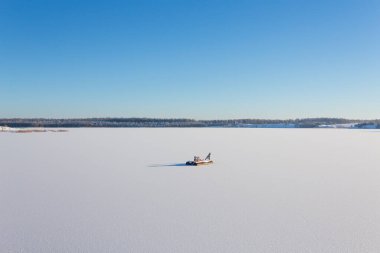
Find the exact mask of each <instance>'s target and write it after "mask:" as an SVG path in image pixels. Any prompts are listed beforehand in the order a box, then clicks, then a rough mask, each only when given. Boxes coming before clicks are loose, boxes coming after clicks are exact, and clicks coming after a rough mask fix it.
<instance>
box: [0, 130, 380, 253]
mask: <svg viewBox="0 0 380 253" xmlns="http://www.w3.org/2000/svg"><path fill="white" fill-rule="evenodd" d="M208 152H211V153H212V155H211V158H212V159H213V160H214V162H215V163H214V164H213V165H209V166H183V163H184V162H186V161H187V160H189V159H191V158H192V157H193V156H194V155H200V156H205V155H207V154H208ZM0 251H1V252H12V253H13V252H17V253H18V252H27V253H34V252H35V253H44V252H55V253H60V252H84V253H94V252H95V253H96V252H163V253H170V252H218V253H219V252H292V253H293V252H334V253H335V252H360V253H362V252H380V131H378V130H377V131H376V130H347V129H255V128H252V129H251V128H250V129H222V128H220V129H218V128H213V129H197V128H190V129H172V128H167V129H157V128H153V129H145V128H140V129H128V128H124V129H107V128H105V129H70V131H69V132H67V133H59V134H57V133H50V132H46V133H30V134H7V133H1V134H0Z"/></svg>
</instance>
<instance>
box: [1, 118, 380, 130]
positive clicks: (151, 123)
mask: <svg viewBox="0 0 380 253" xmlns="http://www.w3.org/2000/svg"><path fill="white" fill-rule="evenodd" d="M350 123H356V127H357V128H360V127H361V126H363V128H364V127H365V126H368V125H372V126H374V128H380V120H350V119H341V118H307V119H289V120H266V119H231V120H194V119H155V118H82V119H81V118H79V119H45V118H33V119H23V118H13V119H0V126H9V127H67V128H68V127H231V128H232V127H293V128H315V127H320V126H324V125H336V124H350Z"/></svg>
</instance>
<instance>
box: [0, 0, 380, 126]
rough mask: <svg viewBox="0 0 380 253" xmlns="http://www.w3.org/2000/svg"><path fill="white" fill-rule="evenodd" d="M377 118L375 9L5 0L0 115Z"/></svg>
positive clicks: (378, 30)
mask: <svg viewBox="0 0 380 253" xmlns="http://www.w3.org/2000/svg"><path fill="white" fill-rule="evenodd" d="M102 116H110V117H168V118H173V117H176V118H177V117H184V118H195V119H206V118H207V119H218V118H219V119H223V118H281V119H283V118H298V117H319V116H323V117H346V118H368V119H370V118H380V1H378V0H373V1H370V0H357V1H353V0H342V1H338V0H335V1H334V0H326V1H324V0H318V1H306V0H300V1H293V0H289V1H285V0H277V1H271V0H262V1H254V0H251V1H239V0H231V1H222V0H218V1H217V0H215V1H207V0H199V1H196V0H188V1H185V0H177V1H174V0H151V1H144V0H139V1H138V0H136V1H122V0H120V1H114V0H104V1H99V0H89V1H84V0H56V1H55V0H0V117H54V118H61V117H64V118H67V117H102Z"/></svg>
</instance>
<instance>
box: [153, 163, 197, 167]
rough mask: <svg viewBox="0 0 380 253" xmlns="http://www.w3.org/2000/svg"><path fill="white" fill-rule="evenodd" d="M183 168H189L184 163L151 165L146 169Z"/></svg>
mask: <svg viewBox="0 0 380 253" xmlns="http://www.w3.org/2000/svg"><path fill="white" fill-rule="evenodd" d="M183 166H191V165H187V164H186V163H165V164H152V165H149V166H148V167H183Z"/></svg>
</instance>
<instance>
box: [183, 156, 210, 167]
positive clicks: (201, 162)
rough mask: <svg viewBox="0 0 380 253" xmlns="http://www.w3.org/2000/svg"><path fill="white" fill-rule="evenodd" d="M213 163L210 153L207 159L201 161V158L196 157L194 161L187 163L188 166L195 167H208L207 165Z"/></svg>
mask: <svg viewBox="0 0 380 253" xmlns="http://www.w3.org/2000/svg"><path fill="white" fill-rule="evenodd" d="M211 163H213V161H212V160H211V153H209V154H208V155H207V156H206V158H205V159H201V158H200V157H199V156H194V160H193V161H187V162H186V165H193V166H198V165H206V164H211Z"/></svg>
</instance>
